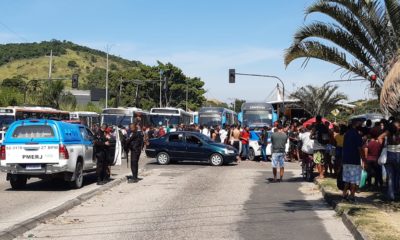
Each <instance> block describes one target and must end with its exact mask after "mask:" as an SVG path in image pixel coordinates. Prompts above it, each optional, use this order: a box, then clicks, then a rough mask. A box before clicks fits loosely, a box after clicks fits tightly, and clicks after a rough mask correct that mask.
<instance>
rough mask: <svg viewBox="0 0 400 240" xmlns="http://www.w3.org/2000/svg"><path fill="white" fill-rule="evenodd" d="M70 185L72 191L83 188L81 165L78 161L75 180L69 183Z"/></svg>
mask: <svg viewBox="0 0 400 240" xmlns="http://www.w3.org/2000/svg"><path fill="white" fill-rule="evenodd" d="M70 185H71V187H72V188H74V189H79V188H81V187H82V186H83V164H82V162H80V161H79V162H77V163H76V168H75V179H74V180H73V181H72V182H70Z"/></svg>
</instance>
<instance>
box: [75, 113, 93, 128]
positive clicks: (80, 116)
mask: <svg viewBox="0 0 400 240" xmlns="http://www.w3.org/2000/svg"><path fill="white" fill-rule="evenodd" d="M69 119H70V120H71V121H79V122H80V123H81V124H83V125H86V126H88V127H90V128H92V127H93V125H94V124H96V125H99V124H100V114H98V113H96V112H70V113H69Z"/></svg>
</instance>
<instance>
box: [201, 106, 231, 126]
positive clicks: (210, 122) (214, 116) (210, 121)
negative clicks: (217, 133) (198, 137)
mask: <svg viewBox="0 0 400 240" xmlns="http://www.w3.org/2000/svg"><path fill="white" fill-rule="evenodd" d="M198 123H199V125H205V126H208V127H211V126H216V125H218V126H222V125H233V124H237V123H238V115H237V113H236V112H234V111H232V110H230V109H227V108H222V107H203V108H201V109H200V111H199V122H198Z"/></svg>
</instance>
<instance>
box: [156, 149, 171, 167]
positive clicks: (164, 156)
mask: <svg viewBox="0 0 400 240" xmlns="http://www.w3.org/2000/svg"><path fill="white" fill-rule="evenodd" d="M156 159H157V163H158V164H160V165H168V164H169V162H170V158H169V155H168V153H166V152H160V153H158V154H157V158H156Z"/></svg>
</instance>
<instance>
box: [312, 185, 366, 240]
mask: <svg viewBox="0 0 400 240" xmlns="http://www.w3.org/2000/svg"><path fill="white" fill-rule="evenodd" d="M314 184H316V185H317V186H318V188H319V190H320V191H321V193H322V196H323V197H324V199H325V201H326V202H327V203H328V204H329V205H330V206H332V207H333V208H334V209H335V212H336V213H337V214H339V215H340V217H341V219H342V222H343V224H344V225H345V226H346V228H347V229H348V230H349V231H350V233H351V234H352V235H353V237H354V239H356V240H368V239H369V238H368V237H367V236H366V235H365V234H364V233H362V232H361V231H360V230H359V229H358V228H357V225H356V224H355V223H354V222H353V221H352V220H351V218H350V216H349V215H348V214H347V212H341V211H339V209H338V207H337V205H338V202H336V201H335V200H334V199H333V196H332V194H331V193H329V192H326V191H325V189H324V187H322V186H321V184H320V183H319V182H318V181H317V180H314Z"/></svg>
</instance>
